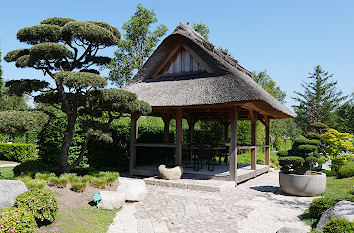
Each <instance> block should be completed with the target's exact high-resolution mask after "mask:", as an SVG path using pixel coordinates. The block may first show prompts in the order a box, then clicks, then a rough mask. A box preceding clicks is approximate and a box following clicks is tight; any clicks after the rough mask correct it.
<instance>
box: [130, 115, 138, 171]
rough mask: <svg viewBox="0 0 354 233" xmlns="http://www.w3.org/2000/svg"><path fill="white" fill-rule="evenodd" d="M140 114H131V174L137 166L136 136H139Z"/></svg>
mask: <svg viewBox="0 0 354 233" xmlns="http://www.w3.org/2000/svg"><path fill="white" fill-rule="evenodd" d="M138 119H139V116H138V115H137V114H134V113H133V114H132V115H131V120H130V158H129V175H130V176H132V175H133V170H134V168H135V166H136V147H135V144H136V136H137V121H138Z"/></svg>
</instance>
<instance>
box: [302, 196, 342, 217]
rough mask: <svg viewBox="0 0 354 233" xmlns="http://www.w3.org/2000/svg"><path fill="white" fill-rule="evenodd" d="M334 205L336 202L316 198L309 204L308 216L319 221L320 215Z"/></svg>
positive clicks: (326, 198)
mask: <svg viewBox="0 0 354 233" xmlns="http://www.w3.org/2000/svg"><path fill="white" fill-rule="evenodd" d="M335 204H336V201H334V200H333V199H331V198H328V197H321V198H316V199H315V200H313V201H312V202H311V203H310V208H309V214H310V216H311V217H312V218H315V219H318V220H319V219H320V218H321V216H322V214H323V213H324V212H325V211H326V210H328V209H329V208H331V207H332V206H334V205H335Z"/></svg>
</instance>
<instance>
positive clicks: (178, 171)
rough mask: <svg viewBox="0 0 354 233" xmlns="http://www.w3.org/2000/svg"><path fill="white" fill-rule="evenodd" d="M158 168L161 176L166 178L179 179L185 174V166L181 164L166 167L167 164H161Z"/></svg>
mask: <svg viewBox="0 0 354 233" xmlns="http://www.w3.org/2000/svg"><path fill="white" fill-rule="evenodd" d="M158 169H159V172H160V176H161V177H162V178H163V179H165V180H179V179H181V176H182V174H183V168H182V167H181V166H177V167H174V168H166V166H165V165H160V166H159V168H158Z"/></svg>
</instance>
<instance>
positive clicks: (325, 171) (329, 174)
mask: <svg viewBox="0 0 354 233" xmlns="http://www.w3.org/2000/svg"><path fill="white" fill-rule="evenodd" d="M321 172H323V173H325V174H326V176H327V177H330V176H337V173H336V172H335V171H331V170H321Z"/></svg>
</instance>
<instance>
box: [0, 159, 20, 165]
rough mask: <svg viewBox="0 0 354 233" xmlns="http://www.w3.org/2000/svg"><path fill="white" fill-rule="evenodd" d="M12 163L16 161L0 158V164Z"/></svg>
mask: <svg viewBox="0 0 354 233" xmlns="http://www.w3.org/2000/svg"><path fill="white" fill-rule="evenodd" d="M12 163H16V162H12V161H5V160H0V165H1V164H12Z"/></svg>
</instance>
